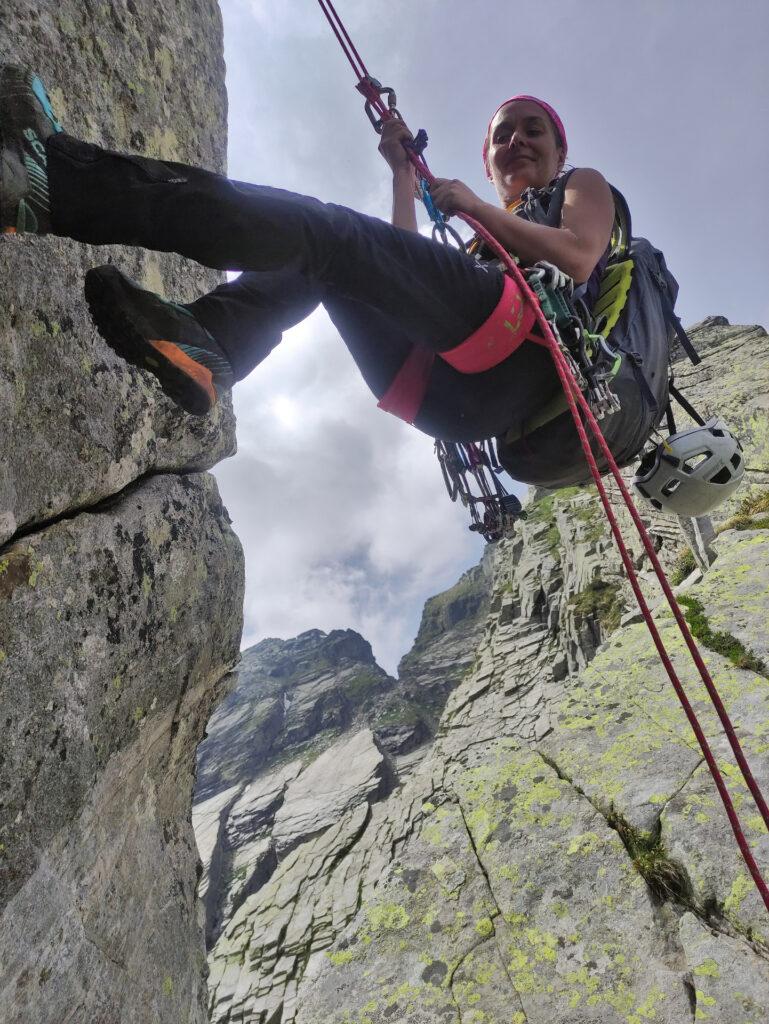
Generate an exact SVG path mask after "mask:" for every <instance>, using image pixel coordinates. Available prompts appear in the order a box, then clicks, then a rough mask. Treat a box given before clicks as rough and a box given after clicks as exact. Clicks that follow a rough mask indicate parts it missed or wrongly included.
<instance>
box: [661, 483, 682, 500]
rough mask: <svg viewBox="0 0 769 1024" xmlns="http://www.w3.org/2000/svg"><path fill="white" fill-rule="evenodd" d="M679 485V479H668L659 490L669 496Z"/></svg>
mask: <svg viewBox="0 0 769 1024" xmlns="http://www.w3.org/2000/svg"><path fill="white" fill-rule="evenodd" d="M680 486H681V481H680V480H668V482H667V483H666V484H665V485H664V486H663V487H662V488H661V490H662V493H663V494H664V495H665V497H666V498H669V497H670V495H671V494H675V492H676V491H677V490H678V488H679V487H680Z"/></svg>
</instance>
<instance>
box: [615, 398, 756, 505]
mask: <svg viewBox="0 0 769 1024" xmlns="http://www.w3.org/2000/svg"><path fill="white" fill-rule="evenodd" d="M744 475H745V460H744V458H743V455H742V445H741V444H740V442H739V441H738V440H737V438H736V437H735V436H734V434H732V433H731V431H730V430H729V429H728V427H727V426H726V424H725V423H724V421H723V420H721V419H719V418H718V417H717V416H714V417H712V419H709V420H708V421H707V423H706V424H705V425H704V426H701V427H693V428H692V429H691V430H683V431H681V433H679V434H671V436H670V437H669V438H668V439H667V441H663V442H662V443H661V444H658V445H657V447H656V448H653V449H651V450H650V451H648V452H646V453H645V454H644V456H643V458H642V459H641V464H640V466H639V467H638V469H637V470H636V475H635V476H634V477H633V484H634V486H635V488H636V490H638V491H640V493H641V494H642V495H643V496H644V498H646V499H647V500H648V501H650V502H651V503H652V505H654V507H655V508H656V509H658V510H662V509H664V510H665V511H666V512H674V513H675V514H676V515H679V516H689V517H694V516H703V515H705V514H706V513H707V512H710V511H711V509H714V508H715V507H716V505H720V504H721V502H722V501H725V500H726V498H728V497H729V496H730V495H732V494H734V492H735V491H736V490H737V488H738V487H739V486H740V483H741V482H742V478H743V476H744Z"/></svg>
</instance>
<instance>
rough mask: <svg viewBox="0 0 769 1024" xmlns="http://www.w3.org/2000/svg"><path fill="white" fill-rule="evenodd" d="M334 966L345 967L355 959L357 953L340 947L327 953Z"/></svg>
mask: <svg viewBox="0 0 769 1024" xmlns="http://www.w3.org/2000/svg"><path fill="white" fill-rule="evenodd" d="M326 956H327V957H328V958H329V960H330V961H331V963H332V964H333V965H334V967H344V966H345V964H349V963H351V962H352V961H353V960H354V959H355V953H354V951H353V950H351V949H339V950H335V951H333V952H329V953H326Z"/></svg>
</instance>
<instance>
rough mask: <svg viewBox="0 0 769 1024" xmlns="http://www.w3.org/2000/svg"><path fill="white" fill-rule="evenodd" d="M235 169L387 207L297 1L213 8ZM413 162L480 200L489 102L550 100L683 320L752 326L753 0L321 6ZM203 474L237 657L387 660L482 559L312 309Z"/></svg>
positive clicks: (377, 167) (759, 198)
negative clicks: (228, 558) (392, 94)
mask: <svg viewBox="0 0 769 1024" xmlns="http://www.w3.org/2000/svg"><path fill="white" fill-rule="evenodd" d="M221 6H222V11H223V14H224V26H225V56H226V60H227V84H228V89H229V103H230V125H229V131H230V135H229V139H230V144H229V173H230V176H231V177H234V178H239V179H242V180H247V181H255V182H259V183H262V184H267V185H275V186H279V187H281V188H287V189H291V190H294V191H297V192H304V193H307V194H310V195H315V196H317V197H319V198H320V199H323V200H326V201H329V202H336V203H343V204H345V205H347V206H351V207H354V208H356V209H359V210H362V211H364V212H366V213H369V214H374V215H377V216H382V217H387V216H388V214H389V208H390V183H389V178H388V173H389V172H388V169H387V167H386V165H385V164H384V162H383V161H382V159H381V158H380V157H379V155H378V153H377V151H376V144H377V138H376V136H375V134H374V132H373V131H372V129H371V127H370V126H369V123H368V121H367V119H366V118H365V116H364V115H363V111H362V100H361V97H360V96H359V94H358V93H356V92H355V90H354V79H353V77H352V71H351V69H350V66H349V64H347V62H346V60H345V59H344V57H343V56H342V53H341V51H340V50H339V47H338V44H337V43H336V40H335V39H334V38H333V36H332V35H331V31H330V29H329V27H328V24H327V23H326V21H325V19H324V18H323V16H322V14H321V12H320V8H319V7H318V5H317V3H316V0H281V2H280V3H276V2H275V0H221ZM336 7H337V9H338V11H339V13H340V15H341V16H342V18H343V19H344V20H345V22H346V24H347V27H348V29H349V31H350V34H351V35H352V37H353V39H354V41H355V42H356V45H357V47H358V49H359V51H360V53H361V55H362V57H363V59H364V61H365V62H366V65H367V66H368V68H369V71H370V72H371V73H372V74H373V75H375V76H376V77H377V78H379V79H380V80H381V81H382V82H384V83H386V84H388V85H392V86H394V87H395V88H396V90H397V94H398V104H399V107H400V110H401V112H402V113H403V115H404V117H405V119H406V121H407V122H408V124H409V125H410V127H411V128H412V129H414V130H415V129H417V128H420V127H425V128H426V129H427V130H428V132H429V135H430V145H429V147H428V151H427V158H428V161H429V163H430V166H431V167H432V169H433V172H434V173H435V174H437V175H439V176H444V177H457V178H461V179H462V180H463V181H465V182H466V183H467V184H468V185H469V186H470V187H471V188H473V189H474V190H475V191H476V192H477V193H478V194H479V195H481V196H483V197H485V198H488V199H489V200H490V201H491V200H492V199H493V198H494V197H493V194H492V192H491V189H490V186H489V184H488V183H487V182H486V179H485V176H484V174H483V169H482V166H481V162H480V146H481V142H482V138H483V133H484V130H485V127H486V124H487V121H488V118H489V115H490V114H491V113H492V112H493V110H494V109H495V108H496V106H497V105H498V104H499V102H500V101H501V100H503V99H505V98H506V97H507V96H509V95H512V94H514V93H517V92H527V93H533V94H534V95H539V96H541V97H542V98H544V99H546V100H548V101H549V102H550V103H551V104H552V105H553V106H555V108H556V109H557V110H558V112H559V113H560V115H561V117H562V119H563V121H564V122H565V125H566V130H567V133H568V136H569V146H570V153H569V156H570V160H571V162H573V163H574V164H575V165H577V166H583V165H588V166H593V167H597V168H598V169H599V170H601V171H602V172H603V173H604V174H605V176H606V177H607V178H608V179H609V180H610V181H611V182H612V183H613V184H615V185H616V186H617V187H618V188H620V189H621V190H622V191H623V192H624V194H625V196H626V197H627V199H628V201H629V203H630V208H631V211H632V214H633V223H634V229H635V233H636V234H640V235H645V236H646V237H648V238H651V239H652V240H653V241H654V242H655V244H656V245H658V246H659V247H660V248H662V249H663V250H664V252H665V254H666V256H667V259H668V264H669V266H670V267H671V269H672V270H673V272H674V273H675V275H676V276H677V278H678V280H679V283H680V285H681V295H680V298H679V303H678V310H679V313H680V314H681V316H682V317H683V319H684V322H685V323H692V322H694V321H696V320H700V319H702V318H703V317H704V316H707V315H709V314H713V313H721V314H724V315H726V316H727V317H729V319H730V320H731V321H732V322H733V323H763V324H765V325H766V324H768V323H769V289H768V288H767V281H769V241H768V240H769V215H768V214H767V210H768V208H769V205H768V203H767V188H768V187H769V186H768V183H769V132H768V131H767V125H769V71H768V70H767V67H768V66H769V62H767V57H766V40H767V29H769V4H768V3H767V2H766V0H734V2H733V3H732V4H729V5H727V4H725V3H723V2H721V0H675V2H674V3H671V2H670V0H636V2H634V3H617V0H548V2H547V3H531V2H530V3H525V2H522V0H377V2H375V0H355V2H353V0H337V2H336ZM235 408H236V412H237V416H238V438H239V448H240V450H239V453H238V455H237V456H236V457H235V458H233V459H230V460H228V461H227V462H225V463H223V464H222V465H221V466H220V467H219V468H218V469H217V471H216V474H217V477H218V479H219V483H220V487H221V490H222V494H223V497H224V499H225V501H226V503H227V505H228V507H229V510H230V513H231V515H232V517H233V520H234V525H235V528H236V530H237V532H238V534H239V536H240V538H241V540H242V542H243V545H244V548H245V552H246V565H247V591H246V607H245V617H246V626H245V634H244V646H250V645H251V644H253V643H256V642H258V641H259V640H261V639H263V638H264V637H267V636H278V637H290V636H294V635H296V634H297V633H299V632H301V631H303V630H305V629H310V628H315V627H317V628H320V629H323V630H330V629H335V628H347V627H349V628H352V629H356V630H358V631H359V632H361V633H362V634H363V635H364V636H365V637H366V638H367V639H368V640H369V641H370V642H371V644H372V646H373V648H374V653H375V654H376V656H377V658H378V659H379V661H380V663H381V664H382V665H384V666H385V667H386V668H387V669H388V670H390V671H393V670H394V668H395V665H396V664H397V661H398V659H399V658H400V657H401V656H402V654H404V653H405V651H406V650H408V648H409V646H410V645H411V642H412V640H413V637H414V634H415V632H416V629H417V626H418V623H419V615H420V612H421V609H422V605H423V603H424V601H425V599H426V598H427V597H428V596H430V595H431V594H434V593H437V592H438V591H440V590H443V589H445V588H446V587H447V586H450V585H451V584H452V583H454V582H455V581H456V579H457V578H458V577H459V575H460V574H461V573H462V572H463V571H464V570H465V569H466V568H468V567H469V566H471V565H473V564H475V563H476V562H477V561H478V559H479V557H480V555H481V553H482V542H480V541H479V540H478V539H477V538H476V537H475V535H474V534H470V533H469V532H468V531H467V528H466V517H465V512H464V510H463V509H462V508H460V507H457V506H454V505H452V504H451V503H450V502H449V500H448V498H447V496H446V494H445V491H444V489H443V483H442V480H441V477H440V472H439V469H438V466H437V463H436V461H435V458H434V456H433V454H432V443H431V441H430V439H429V438H427V437H425V436H424V435H422V434H419V433H418V432H417V431H415V430H413V428H409V427H407V426H406V425H405V424H403V423H401V422H400V421H399V420H396V419H395V418H394V417H392V416H389V415H387V414H385V413H382V412H379V411H378V410H377V409H376V404H375V401H374V400H373V398H372V396H371V395H370V394H369V392H368V391H367V389H366V387H365V385H364V384H363V382H362V381H361V380H360V379H359V377H358V375H357V371H356V370H355V367H354V364H353V363H352V360H351V359H350V358H349V357H348V356H347V353H346V350H345V348H344V346H343V345H342V343H341V341H340V340H339V338H338V337H337V336H336V334H335V332H334V330H333V328H332V326H331V324H330V322H329V321H328V319H327V318H326V316H325V314H324V313H323V311H322V310H319V311H318V312H317V313H315V314H313V316H311V317H310V318H309V319H308V320H307V321H305V322H304V323H303V324H302V325H300V326H299V327H297V328H295V329H294V330H292V331H290V332H288V333H287V334H286V335H285V338H284V341H283V343H282V345H281V346H280V347H279V348H278V349H276V350H275V351H274V352H273V353H272V354H271V355H270V357H269V359H268V360H267V361H266V362H265V363H263V364H262V365H261V366H259V367H258V368H257V369H256V370H255V371H254V373H252V375H251V376H250V377H249V378H248V380H246V381H244V382H243V383H241V384H239V385H238V388H237V389H236V391H235Z"/></svg>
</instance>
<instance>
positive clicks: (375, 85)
mask: <svg viewBox="0 0 769 1024" xmlns="http://www.w3.org/2000/svg"><path fill="white" fill-rule="evenodd" d="M355 88H356V89H357V90H358V92H359V93H362V94H363V95H364V96H365V97H366V102H365V104H364V107H363V109H364V110H365V111H366V116H367V117H368V119H369V121H370V122H371V124H372V126H373V128H374V131H375V132H376V133H377V135H381V134H382V128H383V127H384V123H385V121H386V120H387V118H385V117H377V116H376V115H375V113H374V107H373V105H374V103H381V98H382V96H386V97H387V109H388V110H389V112H390V117H397V118H398V120H399V121H402V120H403V118H402V117H401V115H400V111H399V110H398V108H397V106H396V104H397V102H398V100H397V98H396V96H395V90H394V89H392V88H391V87H390V86H389V85H382V83H381V82H380V81H378V80H377V79H376V78H372V77H371V75H369V76H368V78H362V79H361V80H360V81H359V82H358V84H357V85H356V86H355Z"/></svg>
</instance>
